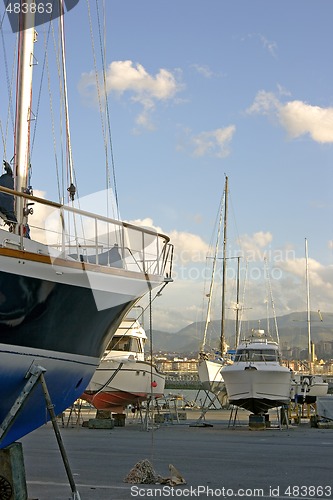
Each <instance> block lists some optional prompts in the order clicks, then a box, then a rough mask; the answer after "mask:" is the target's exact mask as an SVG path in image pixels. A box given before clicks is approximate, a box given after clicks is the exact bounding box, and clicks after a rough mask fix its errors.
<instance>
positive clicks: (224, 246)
mask: <svg viewBox="0 0 333 500" xmlns="http://www.w3.org/2000/svg"><path fill="white" fill-rule="evenodd" d="M224 191H225V193H224V223H223V267H222V314H221V339H220V350H221V354H223V352H224V340H225V338H224V331H225V285H226V270H227V218H228V177H227V176H226V178H225V188H224Z"/></svg>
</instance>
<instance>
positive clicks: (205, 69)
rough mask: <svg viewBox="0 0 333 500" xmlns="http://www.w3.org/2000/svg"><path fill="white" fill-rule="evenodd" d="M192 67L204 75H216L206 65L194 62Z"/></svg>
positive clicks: (207, 76)
mask: <svg viewBox="0 0 333 500" xmlns="http://www.w3.org/2000/svg"><path fill="white" fill-rule="evenodd" d="M192 68H194V69H195V70H196V71H197V72H198V73H199V74H200V75H202V76H204V77H205V78H211V77H212V76H214V73H213V71H212V70H211V69H210V68H209V67H208V66H206V65H201V64H192Z"/></svg>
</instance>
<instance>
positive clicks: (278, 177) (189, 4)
mask: <svg viewBox="0 0 333 500" xmlns="http://www.w3.org/2000/svg"><path fill="white" fill-rule="evenodd" d="M98 4H99V6H100V8H101V11H102V6H103V2H102V1H99V2H98ZM90 7H91V13H92V16H93V27H94V43H95V49H96V53H97V58H98V70H99V71H100V69H101V64H100V57H99V55H100V54H99V51H100V48H99V40H98V31H97V23H96V17H95V10H96V6H95V2H93V1H91V2H90ZM106 14H107V26H106V61H107V74H106V85H107V90H108V98H109V105H110V117H111V131H112V143H113V154H114V159H115V168H116V178H117V190H118V196H119V205H120V213H121V217H122V218H123V219H125V220H129V221H138V222H140V223H143V224H152V225H153V226H154V227H158V228H159V229H160V230H161V231H162V232H165V233H167V234H169V235H170V236H171V237H172V241H173V242H174V244H175V250H176V257H177V260H176V266H175V273H176V274H175V278H176V279H175V282H174V283H173V284H172V285H169V286H168V287H167V289H166V290H165V292H164V293H163V296H162V297H161V298H160V299H158V301H156V303H155V305H154V326H155V328H158V329H167V330H169V331H177V330H179V329H180V328H182V327H184V326H186V325H187V324H189V323H191V322H193V321H198V320H202V319H203V318H204V310H205V306H204V307H203V296H204V291H205V290H204V289H205V286H206V287H207V283H206V285H205V284H204V279H203V276H204V275H208V274H209V272H206V273H205V272H204V268H205V258H206V255H207V252H209V251H210V250H209V244H210V241H211V238H212V234H213V230H214V222H215V219H216V215H217V211H218V206H219V202H220V198H221V196H222V193H223V187H224V177H225V174H227V175H228V177H229V184H230V215H229V220H230V229H229V239H228V249H229V255H236V254H237V252H240V251H241V252H242V254H243V255H247V256H250V258H251V260H252V263H251V266H252V268H253V267H255V268H256V269H257V271H258V270H260V272H259V271H258V272H257V275H255V274H254V273H253V274H252V277H251V274H250V277H249V278H248V280H247V284H246V306H247V307H248V309H247V312H244V314H246V316H247V317H248V316H251V317H260V316H261V317H264V316H265V314H266V303H265V301H266V294H267V292H266V288H267V283H266V282H265V279H264V278H263V277H264V275H265V273H264V271H263V269H264V264H263V256H264V254H265V252H266V255H267V256H268V257H269V267H270V269H271V270H272V269H273V270H274V272H273V273H272V279H271V285H272V293H273V297H274V302H275V309H276V313H277V314H278V315H282V314H286V313H288V312H291V311H302V310H304V309H305V288H304V275H305V264H304V239H305V238H307V239H308V243H309V252H310V261H309V265H310V277H311V304H312V309H313V310H317V309H321V311H324V312H331V311H332V303H333V286H332V285H333V281H332V277H333V272H332V270H333V253H332V252H333V250H332V248H333V247H332V240H333V234H332V211H333V210H332V208H333V201H332V180H333V179H332V177H333V176H332V171H333V170H332V169H333V144H332V143H333V67H332V64H331V59H332V48H333V31H332V28H331V23H332V18H333V4H332V3H331V2H328V1H326V0H325V1H323V0H316V1H313V0H309V1H307V2H304V1H303V0H294V1H293V2H289V1H286V0H271V1H269V2H268V1H265V0H251V1H246V0H242V1H240V0H233V1H224V0H205V1H204V0H191V1H189V0H182V1H181V2H176V1H169V2H163V1H156V0H154V1H152V0H141V1H140V2H138V1H134V0H122V1H121V2H115V1H114V0H107V1H106ZM65 25H66V28H67V34H66V48H67V65H68V82H69V84H68V87H69V108H70V124H71V134H72V147H73V157H74V164H75V168H76V171H77V176H78V188H79V192H80V195H81V196H84V195H88V194H91V193H93V192H95V191H98V190H100V189H103V188H105V183H104V178H105V172H104V165H105V161H104V149H103V141H102V139H101V126H100V117H99V107H98V102H97V99H96V85H95V73H94V61H93V57H92V49H91V39H90V34H89V22H88V13H87V3H86V0H80V2H79V4H78V5H77V6H76V7H75V8H74V9H73V10H72V11H70V12H69V13H67V14H66V16H65ZM43 30H44V28H42V27H39V29H38V32H39V41H38V45H40V47H39V48H38V50H40V51H41V50H42V49H43V43H44V42H43V37H44V35H43ZM13 37H14V35H12V34H11V33H10V30H9V26H8V25H7V26H6V25H4V40H5V44H6V46H9V45H10V44H11V43H12V41H13ZM36 50H37V49H36ZM42 57H43V56H42V55H41V56H40V58H41V59H39V65H38V67H37V68H36V70H35V72H36V71H37V72H38V71H41V67H42V62H41V61H42ZM52 71H53V73H52ZM51 75H52V81H53V82H54V81H56V71H55V70H54V69H53V70H52V69H51ZM5 89H6V86H5V85H4V86H3V91H2V93H1V95H2V97H1V108H2V111H1V118H2V123H4V120H5V118H4V117H3V110H5V113H6V112H7V104H8V95H7V92H5ZM44 100H45V102H47V103H48V96H47V93H45V94H43V97H42V99H41V103H43V102H44ZM41 107H42V106H41ZM47 112H48V104H47V105H46V111H45V123H46V121H47V119H46V114H47ZM43 120H44V111H42V110H41V111H40V116H39V117H38V128H37V133H36V137H37V135H38V133H40V134H41V143H39V146H38V147H37V139H36V145H35V148H34V153H33V169H34V170H33V185H34V187H35V189H41V190H42V191H44V192H46V193H47V195H48V197H50V198H51V199H57V196H58V195H57V190H56V182H55V174H54V171H53V170H52V168H51V167H50V168H46V165H47V164H48V163H52V159H53V157H52V149H50V151H49V150H48V148H49V147H50V148H51V147H52V143H51V139H50V137H51V136H50V133H49V132H47V129H46V126H45V127H44V121H43ZM8 150H9V151H10V148H8ZM8 156H10V155H9V154H8ZM180 266H181V268H180ZM230 267H231V268H232V269H234V263H231V262H230ZM243 267H244V266H243ZM232 274H233V275H234V274H235V272H231V275H232ZM250 278H252V279H250ZM242 279H244V275H243V274H242ZM231 281H232V283H231V282H230V284H229V285H230V286H228V289H229V296H230V297H229V299H228V300H229V301H230V309H228V310H229V313H228V314H229V316H230V317H232V315H233V314H234V312H233V310H232V304H233V300H234V296H232V295H233V294H234V279H233V278H232V279H231ZM215 317H218V312H216V313H215Z"/></svg>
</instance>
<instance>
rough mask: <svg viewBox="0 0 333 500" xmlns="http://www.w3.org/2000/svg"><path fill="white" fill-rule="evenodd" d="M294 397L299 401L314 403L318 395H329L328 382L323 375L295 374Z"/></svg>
mask: <svg viewBox="0 0 333 500" xmlns="http://www.w3.org/2000/svg"><path fill="white" fill-rule="evenodd" d="M291 390H292V399H293V400H295V401H297V402H299V403H308V404H311V403H314V402H315V401H316V400H317V398H318V397H320V396H327V393H328V382H324V380H323V378H322V376H321V375H310V374H306V373H305V374H301V373H295V374H293V378H292V383H291Z"/></svg>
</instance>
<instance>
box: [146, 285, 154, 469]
mask: <svg viewBox="0 0 333 500" xmlns="http://www.w3.org/2000/svg"><path fill="white" fill-rule="evenodd" d="M149 341H150V404H151V459H152V460H153V458H154V387H153V309H152V298H151V286H149ZM148 405H149V401H148ZM147 423H148V415H147Z"/></svg>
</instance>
